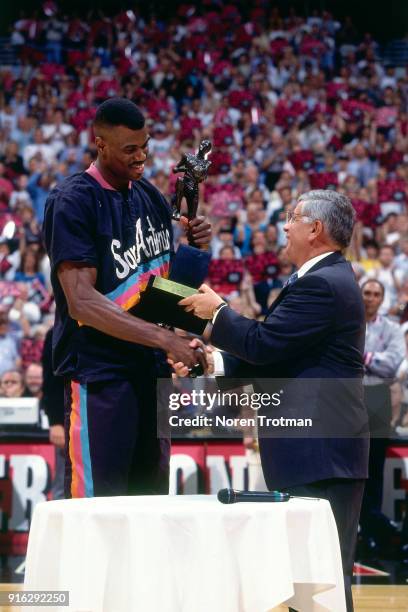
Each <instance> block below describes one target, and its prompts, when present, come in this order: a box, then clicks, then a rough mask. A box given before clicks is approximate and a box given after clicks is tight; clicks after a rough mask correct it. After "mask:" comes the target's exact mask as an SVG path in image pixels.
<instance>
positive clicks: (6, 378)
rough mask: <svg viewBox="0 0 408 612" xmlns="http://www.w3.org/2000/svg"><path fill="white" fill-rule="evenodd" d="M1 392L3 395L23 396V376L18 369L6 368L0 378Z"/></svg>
mask: <svg viewBox="0 0 408 612" xmlns="http://www.w3.org/2000/svg"><path fill="white" fill-rule="evenodd" d="M0 389H1V394H2V395H3V396H4V397H25V392H26V390H25V387H24V378H23V374H22V372H20V370H6V371H5V372H4V373H3V374H2V376H1V379H0Z"/></svg>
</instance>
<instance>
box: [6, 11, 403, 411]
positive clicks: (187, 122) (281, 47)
mask: <svg viewBox="0 0 408 612" xmlns="http://www.w3.org/2000/svg"><path fill="white" fill-rule="evenodd" d="M203 6H204V9H201V10H198V9H197V8H196V7H195V6H194V5H188V4H185V5H182V6H180V8H179V9H178V11H177V12H176V13H175V14H174V16H173V17H171V18H169V19H168V20H167V21H160V20H159V19H156V18H150V19H144V18H142V16H141V15H140V14H138V13H137V12H136V10H128V11H123V12H121V13H119V14H117V15H115V16H113V17H108V16H107V15H105V14H103V13H102V12H101V11H93V12H91V13H90V14H89V15H87V16H86V17H79V16H78V15H70V16H67V15H65V14H63V12H61V11H60V10H59V9H58V7H57V6H56V5H55V4H54V3H53V2H52V1H48V2H45V3H44V5H43V6H42V9H41V10H39V11H37V12H36V13H35V14H32V15H21V18H20V19H18V21H16V22H15V23H14V24H12V26H11V28H10V45H11V46H12V48H13V50H14V52H15V54H16V56H17V57H18V62H17V64H16V65H12V66H9V67H7V66H6V67H3V68H2V69H0V308H1V311H0V318H1V320H0V370H1V371H0V376H1V375H2V376H3V377H4V375H7V374H8V375H9V376H10V372H12V373H14V374H16V373H19V372H20V374H19V376H21V377H23V379H24V376H27V372H28V371H29V370H28V369H27V368H29V367H30V364H33V363H38V360H39V355H40V353H41V346H42V343H43V340H44V336H45V333H46V331H47V329H48V328H49V326H50V325H52V321H53V308H54V306H53V300H52V295H51V287H50V282H49V264H48V261H47V258H46V256H45V255H44V250H43V247H42V243H41V223H42V219H43V214H44V204H45V201H46V199H47V196H48V194H49V193H50V190H51V189H52V188H53V187H54V186H55V185H56V184H58V183H59V182H60V181H62V180H63V179H64V178H65V177H66V176H68V175H70V174H72V173H74V172H80V171H83V170H85V169H86V168H87V167H88V166H89V165H90V163H91V162H92V161H93V160H94V158H95V146H94V142H93V133H92V127H91V122H92V118H93V115H94V112H95V109H96V107H97V105H98V104H99V103H100V102H102V101H103V100H105V99H106V98H107V97H111V96H116V95H119V96H125V97H127V98H129V99H132V100H133V101H135V102H136V103H137V104H138V105H139V106H140V107H141V109H142V110H143V111H144V112H145V114H146V116H147V117H148V126H149V131H150V134H151V140H150V144H149V158H148V161H147V163H146V165H145V176H146V177H147V178H148V179H149V180H151V181H152V182H153V183H155V184H156V185H157V187H158V188H159V189H160V190H161V191H162V192H163V193H164V194H165V195H166V196H167V197H168V198H169V199H170V198H171V195H172V194H173V193H174V187H175V180H176V176H175V175H173V174H172V168H173V167H174V166H175V165H176V164H177V162H178V161H179V160H180V157H181V155H182V154H183V153H184V152H186V151H192V150H194V149H196V148H197V147H198V144H199V142H200V140H201V139H203V138H208V139H209V140H210V141H211V142H212V145H213V150H212V153H211V155H210V159H211V162H212V164H211V167H210V172H209V177H208V179H207V181H206V182H205V183H204V184H203V185H202V186H201V194H200V201H201V206H200V212H201V213H203V214H206V215H207V216H208V217H210V218H211V220H212V223H213V228H214V239H213V244H212V252H213V260H212V263H211V266H210V270H209V282H210V284H211V285H212V286H213V287H214V289H216V290H217V291H218V292H220V293H221V294H222V295H223V296H224V297H225V298H226V299H228V301H229V302H230V303H231V305H232V306H233V307H234V308H236V309H237V310H239V311H240V312H242V313H243V314H245V315H246V316H249V317H260V316H262V315H263V314H265V312H266V311H267V308H268V305H269V304H270V303H271V301H272V300H273V299H274V297H276V295H277V293H278V292H279V290H280V288H281V287H282V286H283V284H284V282H285V281H286V279H287V278H288V277H289V276H290V274H291V273H292V272H293V270H292V266H291V264H290V262H289V261H288V260H287V258H286V256H285V249H284V245H285V234H284V230H283V227H284V224H285V220H286V214H287V212H290V211H291V210H292V209H293V207H294V205H295V202H296V198H297V197H298V195H299V194H301V193H302V192H304V191H307V190H309V189H315V188H319V189H320V188H324V189H337V190H339V191H340V192H342V193H345V194H347V195H348V196H349V197H350V198H351V200H352V202H353V205H354V207H355V209H356V211H357V218H358V222H357V226H356V230H355V233H354V237H353V243H352V246H351V248H350V251H349V253H348V257H349V259H350V260H351V261H352V262H353V267H354V270H355V273H356V276H357V278H358V279H359V280H360V281H361V282H363V281H364V279H366V278H370V277H373V278H377V279H379V280H380V281H381V282H382V283H383V285H384V286H385V299H384V302H383V305H382V313H383V314H385V315H387V316H390V317H393V318H394V319H395V320H396V321H398V322H400V323H401V324H405V323H406V322H408V214H407V204H408V153H407V152H408V75H407V68H406V66H403V65H402V66H395V65H387V64H386V63H385V62H384V61H383V59H382V50H381V46H380V44H378V43H377V42H376V41H375V40H374V39H373V37H372V36H371V35H370V34H368V33H359V32H358V31H357V29H356V28H355V26H354V25H353V22H352V20H351V19H349V18H347V19H345V20H344V21H342V22H339V21H337V20H336V19H335V18H334V17H333V16H332V15H331V14H330V13H328V12H318V11H316V12H314V13H313V14H312V15H311V16H309V17H302V16H300V15H298V14H296V13H295V12H294V11H293V10H289V11H288V12H287V14H286V15H282V14H281V13H280V11H279V9H277V8H273V7H269V5H268V3H266V2H263V1H262V0H257V1H255V2H254V3H251V5H248V7H247V8H246V9H245V10H240V9H238V8H237V6H234V4H232V3H228V2H223V1H215V0H214V1H212V0H208V1H207V2H204V4H203ZM404 329H405V328H404ZM404 367H405V366H404ZM406 371H407V367H405V372H406ZM4 373H6V374H4ZM404 376H405V378H406V374H405V375H403V374H401V380H402V381H404V380H405V378H404ZM4 385H5V386H4V387H3V382H1V388H0V393H1V394H3V395H5V394H6V391H5V387H6V384H5V383H4ZM26 386H28V384H27V381H26ZM399 397H400V399H399V402H401V394H400V396H399ZM397 416H398V418H396V420H395V422H398V420H401V418H402V419H403V418H404V417H401V416H400V415H399V412H398V411H397ZM407 420H408V419H407Z"/></svg>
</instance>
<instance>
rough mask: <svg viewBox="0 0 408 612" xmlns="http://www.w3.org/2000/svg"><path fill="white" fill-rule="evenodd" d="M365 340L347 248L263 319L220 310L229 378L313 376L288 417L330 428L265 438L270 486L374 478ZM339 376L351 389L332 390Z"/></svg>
mask: <svg viewBox="0 0 408 612" xmlns="http://www.w3.org/2000/svg"><path fill="white" fill-rule="evenodd" d="M364 339H365V318H364V307H363V301H362V297H361V290H360V288H359V286H358V284H357V282H356V280H355V277H354V274H353V271H352V269H351V266H350V264H349V263H348V262H347V261H346V260H345V259H344V257H343V256H342V255H341V253H340V252H336V253H333V254H331V255H328V256H327V257H325V258H324V259H322V260H321V261H319V262H318V263H317V264H315V265H314V266H313V267H312V268H311V269H310V270H309V271H308V272H307V273H306V274H305V275H304V276H302V278H300V279H298V280H297V281H296V282H295V283H293V284H292V285H289V286H287V287H284V288H283V289H282V291H281V293H280V295H279V296H278V298H277V299H276V300H275V302H274V303H273V304H272V306H271V308H270V310H269V312H268V314H267V315H266V318H265V321H264V322H258V321H254V320H250V319H247V318H245V317H243V316H241V315H239V314H237V313H236V312H234V311H233V310H231V309H230V308H228V307H226V308H223V309H222V310H221V311H220V313H219V314H218V316H217V319H216V321H215V323H214V326H213V330H212V333H211V341H212V343H213V344H214V345H215V346H216V347H218V348H220V349H223V350H224V351H228V353H229V354H228V353H226V354H225V355H224V365H225V368H226V371H225V374H226V376H232V377H242V376H252V377H255V376H256V377H258V378H266V377H269V378H274V379H275V378H283V379H292V380H293V379H295V380H296V381H297V383H299V382H300V383H302V381H299V379H309V380H310V379H314V381H315V382H316V384H309V383H307V382H306V381H304V390H305V393H306V395H307V401H302V398H299V397H297V398H296V399H295V398H293V402H292V404H291V406H290V415H289V416H297V417H298V418H304V417H305V416H312V417H313V418H315V419H317V421H318V422H319V423H320V424H321V426H322V431H329V430H330V432H331V434H330V435H327V436H326V435H324V434H323V435H322V436H321V437H319V438H316V437H312V438H306V437H305V438H301V439H299V438H292V439H291V438H288V437H287V436H285V435H284V434H282V436H281V437H279V438H272V439H271V438H261V439H260V450H261V459H262V467H263V471H264V475H265V480H266V483H267V485H268V487H269V488H270V489H274V488H283V487H289V486H294V485H300V484H306V483H310V482H316V481H318V480H323V479H327V478H334V477H337V478H366V477H367V464H368V448H369V443H368V438H367V437H362V436H361V435H359V433H360V432H361V431H362V430H364V429H366V425H367V415H366V410H365V407H364V403H363V390H362V377H363V351H364ZM319 380H320V381H323V380H325V381H326V382H328V383H329V384H326V385H325V384H319V383H318V382H317V381H319ZM333 380H334V381H336V383H338V385H339V389H340V387H341V385H342V383H343V382H344V381H345V384H343V386H342V388H343V390H344V389H345V388H346V387H347V389H348V391H347V392H345V393H342V392H341V393H336V392H335V393H333V392H331V391H330V389H332V387H331V383H330V381H333ZM350 380H351V381H352V383H353V385H352V386H353V389H352V392H350V390H349V387H350V385H349V384H348V383H347V381H350ZM297 388H299V387H297ZM328 389H329V391H328ZM306 390H307V391H306ZM345 398H347V401H344V400H345ZM286 407H287V404H286ZM305 413H307V414H305ZM333 427H334V428H335V430H334V431H333ZM337 427H338V429H336V428H337ZM337 430H338V431H339V437H337V436H336V431H337ZM344 432H347V436H348V437H346V435H344ZM307 435H308V434H307V433H306V432H305V436H307ZM353 435H354V436H355V437H352V436H353Z"/></svg>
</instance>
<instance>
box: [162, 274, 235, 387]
mask: <svg viewBox="0 0 408 612" xmlns="http://www.w3.org/2000/svg"><path fill="white" fill-rule="evenodd" d="M222 303H223V299H222V298H221V297H220V296H219V295H217V294H216V293H215V291H213V290H212V289H211V288H210V287H208V285H201V287H200V288H199V293H196V294H195V295H191V296H189V297H186V298H183V299H182V300H180V301H179V302H178V304H179V306H183V307H184V308H185V310H186V311H187V312H193V313H194V315H195V316H197V317H200V318H201V319H212V317H213V314H214V311H215V310H216V308H217V306H219V305H220V304H222ZM176 339H177V340H176ZM180 342H181V343H182V345H181V344H180ZM165 350H166V349H165ZM166 353H167V363H169V364H170V365H171V366H172V368H173V370H174V371H175V373H176V374H177V376H180V377H185V376H190V377H195V376H201V375H203V374H212V373H213V371H214V362H213V359H212V355H211V353H212V349H211V348H209V347H206V346H205V345H204V344H203V343H202V342H201V340H199V339H198V338H194V339H193V340H190V341H188V340H187V339H186V338H182V337H180V336H175V335H173V341H172V345H171V346H170V347H169V350H166Z"/></svg>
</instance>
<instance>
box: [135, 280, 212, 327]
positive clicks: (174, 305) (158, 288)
mask: <svg viewBox="0 0 408 612" xmlns="http://www.w3.org/2000/svg"><path fill="white" fill-rule="evenodd" d="M196 293H198V292H197V290H196V289H193V288H192V287H187V285H182V284H180V283H175V282H174V281H171V280H168V279H165V278H161V276H154V275H152V276H151V277H150V278H149V282H148V284H147V287H146V289H145V291H143V293H142V294H141V296H140V301H139V303H138V304H136V306H135V307H134V308H132V309H131V311H130V312H131V313H132V314H134V315H135V316H137V317H140V318H141V319H143V320H144V321H149V322H150V323H156V324H161V325H163V326H170V327H178V328H180V329H184V330H185V331H187V332H190V333H192V334H196V335H198V336H201V335H202V334H203V332H204V329H205V327H206V325H207V323H208V321H207V320H206V319H200V318H199V317H196V316H195V315H194V314H193V313H191V312H186V311H185V310H184V308H183V307H182V306H179V305H178V302H179V301H180V300H182V299H183V298H185V297H189V296H190V295H195V294H196Z"/></svg>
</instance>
